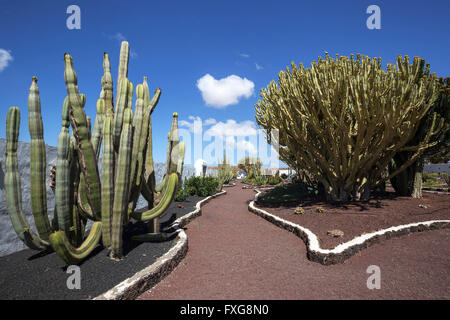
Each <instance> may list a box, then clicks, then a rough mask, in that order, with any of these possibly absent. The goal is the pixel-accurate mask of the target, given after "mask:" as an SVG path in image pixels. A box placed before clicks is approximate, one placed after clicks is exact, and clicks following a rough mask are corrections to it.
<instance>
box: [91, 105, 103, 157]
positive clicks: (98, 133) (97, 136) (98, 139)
mask: <svg viewBox="0 0 450 320" xmlns="http://www.w3.org/2000/svg"><path fill="white" fill-rule="evenodd" d="M104 116H105V100H104V99H102V98H100V99H98V100H97V115H96V116H95V122H94V131H93V132H92V137H91V142H92V146H93V147H94V152H95V156H96V158H97V159H98V157H99V155H100V145H101V143H102V128H103V120H104Z"/></svg>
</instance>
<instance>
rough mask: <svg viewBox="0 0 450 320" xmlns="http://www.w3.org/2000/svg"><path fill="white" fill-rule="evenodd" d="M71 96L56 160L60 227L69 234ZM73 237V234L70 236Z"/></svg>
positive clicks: (70, 214)
mask: <svg viewBox="0 0 450 320" xmlns="http://www.w3.org/2000/svg"><path fill="white" fill-rule="evenodd" d="M69 126H70V120H69V98H68V97H66V98H65V99H64V103H63V111H62V127H61V132H60V134H59V136H58V148H57V162H56V172H57V174H56V187H55V205H56V212H57V217H58V219H57V220H58V228H59V230H61V231H64V232H66V233H67V234H69V232H70V230H71V227H72V225H73V220H72V210H73V208H72V207H73V192H72V193H71V191H73V190H71V187H70V163H69V156H70V155H69V154H70V134H69ZM69 238H72V236H69Z"/></svg>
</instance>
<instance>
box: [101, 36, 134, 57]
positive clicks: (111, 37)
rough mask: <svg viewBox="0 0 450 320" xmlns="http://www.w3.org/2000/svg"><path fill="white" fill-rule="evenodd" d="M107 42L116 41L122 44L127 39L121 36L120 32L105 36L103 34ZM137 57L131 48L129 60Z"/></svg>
mask: <svg viewBox="0 0 450 320" xmlns="http://www.w3.org/2000/svg"><path fill="white" fill-rule="evenodd" d="M103 34H104V35H105V36H106V37H107V38H108V39H109V40H116V41H118V42H120V43H122V41H128V40H127V38H126V37H125V36H124V35H123V33H122V32H116V33H115V34H106V33H103ZM137 57H138V54H137V52H136V51H134V50H133V49H132V48H130V58H131V59H136V58H137Z"/></svg>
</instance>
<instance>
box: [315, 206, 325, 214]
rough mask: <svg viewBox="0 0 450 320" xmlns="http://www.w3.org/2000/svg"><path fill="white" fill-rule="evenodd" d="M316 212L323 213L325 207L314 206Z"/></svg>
mask: <svg viewBox="0 0 450 320" xmlns="http://www.w3.org/2000/svg"><path fill="white" fill-rule="evenodd" d="M316 212H318V213H323V212H325V209H324V208H322V207H316Z"/></svg>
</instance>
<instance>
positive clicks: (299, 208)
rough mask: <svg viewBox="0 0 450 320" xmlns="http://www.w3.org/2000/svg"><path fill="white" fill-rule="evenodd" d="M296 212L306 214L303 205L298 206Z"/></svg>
mask: <svg viewBox="0 0 450 320" xmlns="http://www.w3.org/2000/svg"><path fill="white" fill-rule="evenodd" d="M294 212H295V214H304V213H305V210H304V209H303V208H302V207H300V206H298V207H296V208H295V211H294Z"/></svg>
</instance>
